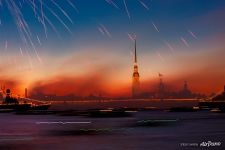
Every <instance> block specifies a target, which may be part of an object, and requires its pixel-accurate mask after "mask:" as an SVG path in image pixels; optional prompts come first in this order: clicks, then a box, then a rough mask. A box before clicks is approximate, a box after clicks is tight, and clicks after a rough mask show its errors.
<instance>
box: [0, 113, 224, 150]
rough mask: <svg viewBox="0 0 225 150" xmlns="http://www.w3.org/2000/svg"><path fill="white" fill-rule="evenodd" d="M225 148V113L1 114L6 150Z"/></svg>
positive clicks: (0, 128) (0, 141)
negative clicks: (94, 115) (125, 115)
mask: <svg viewBox="0 0 225 150" xmlns="http://www.w3.org/2000/svg"><path fill="white" fill-rule="evenodd" d="M203 142H206V143H210V142H211V143H215V142H217V144H218V142H219V144H220V145H219V146H218V145H217V146H215V145H214V146H213V145H212V144H211V145H209V148H210V149H225V113H213V112H209V111H197V112H166V111H162V110H155V111H140V112H132V115H131V116H127V117H114V118H93V117H86V116H60V115H56V114H52V115H24V114H23V115H22V114H20V115H18V114H15V113H0V149H1V150H14V149H15V150H45V149H46V150H51V149H52V150H74V149H81V150H93V149H94V150H95V149H96V150H101V149H102V150H105V149H109V150H115V149H121V150H123V149H128V150H136V149H153V150H165V149H167V150H170V149H171V150H175V149H205V148H206V146H203V145H201V146H200V144H201V143H203Z"/></svg>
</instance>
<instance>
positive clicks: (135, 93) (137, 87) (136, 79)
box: [132, 39, 140, 98]
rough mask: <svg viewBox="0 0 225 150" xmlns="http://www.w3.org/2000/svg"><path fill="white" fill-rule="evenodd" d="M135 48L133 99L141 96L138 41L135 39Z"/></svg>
mask: <svg viewBox="0 0 225 150" xmlns="http://www.w3.org/2000/svg"><path fill="white" fill-rule="evenodd" d="M134 42H135V46H134V47H135V48H134V72H133V82H132V97H133V98H137V97H138V96H139V94H140V81H139V78H140V75H139V72H138V65H137V46H136V39H135V41H134Z"/></svg>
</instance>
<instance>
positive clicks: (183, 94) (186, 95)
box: [179, 81, 193, 98]
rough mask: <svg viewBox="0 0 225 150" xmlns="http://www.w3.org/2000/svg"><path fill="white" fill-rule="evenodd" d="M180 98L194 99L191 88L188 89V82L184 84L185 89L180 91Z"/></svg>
mask: <svg viewBox="0 0 225 150" xmlns="http://www.w3.org/2000/svg"><path fill="white" fill-rule="evenodd" d="M179 96H180V97H181V98H192V97H193V94H192V92H191V90H189V88H188V83H187V81H185V82H184V86H183V89H182V90H181V91H180V93H179Z"/></svg>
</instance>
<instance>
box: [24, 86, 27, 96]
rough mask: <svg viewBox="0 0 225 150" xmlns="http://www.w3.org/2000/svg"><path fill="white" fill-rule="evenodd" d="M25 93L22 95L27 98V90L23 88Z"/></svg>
mask: <svg viewBox="0 0 225 150" xmlns="http://www.w3.org/2000/svg"><path fill="white" fill-rule="evenodd" d="M24 92H25V93H24V97H25V98H28V93H27V88H25V91H24Z"/></svg>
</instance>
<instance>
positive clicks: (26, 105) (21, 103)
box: [0, 89, 51, 112]
mask: <svg viewBox="0 0 225 150" xmlns="http://www.w3.org/2000/svg"><path fill="white" fill-rule="evenodd" d="M5 95H6V96H5V99H3V101H2V103H0V112H10V111H28V110H29V111H30V110H47V109H48V108H49V107H50V106H51V104H50V103H47V102H43V101H38V100H33V99H29V98H15V97H13V96H12V95H11V92H10V89H7V90H6V94H5ZM6 110H7V111H6Z"/></svg>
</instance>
